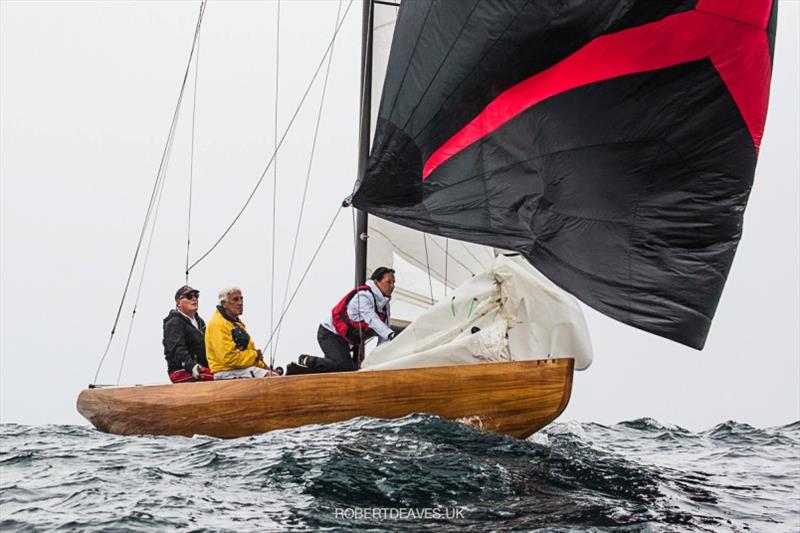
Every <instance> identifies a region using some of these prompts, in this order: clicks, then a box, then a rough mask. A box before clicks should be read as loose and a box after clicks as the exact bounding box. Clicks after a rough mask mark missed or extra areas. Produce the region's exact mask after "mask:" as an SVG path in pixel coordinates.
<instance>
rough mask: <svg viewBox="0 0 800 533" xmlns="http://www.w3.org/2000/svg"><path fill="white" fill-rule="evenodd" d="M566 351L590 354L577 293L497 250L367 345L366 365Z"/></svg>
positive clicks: (579, 362)
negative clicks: (482, 268)
mask: <svg viewBox="0 0 800 533" xmlns="http://www.w3.org/2000/svg"><path fill="white" fill-rule="evenodd" d="M551 357H552V358H559V357H571V358H573V359H574V360H575V369H576V370H583V369H585V368H587V367H588V366H589V365H590V364H591V362H592V344H591V342H590V340H589V331H588V330H587V328H586V322H585V320H584V318H583V311H582V310H581V306H580V304H579V303H578V301H577V300H576V299H575V298H573V297H571V296H569V295H568V294H564V291H562V290H561V289H560V288H558V287H556V286H555V285H554V284H553V282H551V281H550V280H548V279H547V278H546V277H544V276H543V275H542V274H541V273H539V272H538V271H537V270H536V269H535V268H533V267H532V266H531V265H530V263H528V262H527V261H525V260H524V259H522V258H521V257H519V256H517V257H508V256H506V255H498V256H497V257H496V258H494V260H493V261H492V265H491V266H490V268H489V269H487V271H486V272H483V273H481V274H479V275H477V276H475V277H474V278H472V279H470V280H468V281H467V282H465V283H464V284H462V285H461V286H459V287H458V288H457V289H456V290H455V291H453V292H452V293H451V294H450V295H449V296H448V298H446V299H444V300H443V301H441V302H439V303H437V304H436V305H434V306H432V307H431V308H429V309H427V310H426V311H425V312H424V313H423V314H422V315H421V316H420V317H419V318H418V319H417V320H415V321H414V322H413V323H412V324H411V325H410V326H408V327H407V328H406V329H405V330H404V331H403V333H402V334H401V335H400V336H398V337H397V338H396V339H395V340H393V341H392V342H387V343H384V344H382V345H380V346H378V347H377V348H376V349H375V350H373V351H372V352H371V353H369V355H367V358H366V359H365V360H364V363H363V365H362V368H363V369H365V370H389V369H394V368H419V367H429V366H445V365H459V364H470V363H485V362H508V361H521V360H534V359H549V358H551Z"/></svg>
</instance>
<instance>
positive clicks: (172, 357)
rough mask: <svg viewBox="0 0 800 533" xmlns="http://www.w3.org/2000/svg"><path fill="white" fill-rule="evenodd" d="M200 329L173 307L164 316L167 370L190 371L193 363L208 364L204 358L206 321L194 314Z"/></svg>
mask: <svg viewBox="0 0 800 533" xmlns="http://www.w3.org/2000/svg"><path fill="white" fill-rule="evenodd" d="M194 317H195V318H196V319H197V325H198V326H200V330H199V331H198V329H197V328H196V327H194V326H193V325H192V323H191V322H190V321H189V319H188V318H186V317H185V316H183V315H182V314H181V313H179V312H178V311H177V310H176V309H173V310H171V311H170V312H169V314H168V315H167V316H166V318H164V358H165V359H166V360H167V372H174V371H176V370H188V371H189V372H191V371H192V368H194V365H196V364H198V363H199V364H201V365H203V366H208V361H207V360H206V342H205V333H206V323H205V322H203V319H202V318H200V316H199V315H197V314H195V315H194Z"/></svg>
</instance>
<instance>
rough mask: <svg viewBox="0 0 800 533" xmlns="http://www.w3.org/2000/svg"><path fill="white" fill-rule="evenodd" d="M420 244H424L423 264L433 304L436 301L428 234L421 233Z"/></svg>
mask: <svg viewBox="0 0 800 533" xmlns="http://www.w3.org/2000/svg"><path fill="white" fill-rule="evenodd" d="M422 244H424V245H425V264H426V265H427V266H428V286H429V287H430V289H431V305H433V304H435V303H436V301H435V300H434V299H433V279H432V278H431V262H430V260H429V259H428V236H427V235H426V234H425V233H423V234H422Z"/></svg>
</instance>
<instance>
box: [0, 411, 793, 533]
mask: <svg viewBox="0 0 800 533" xmlns="http://www.w3.org/2000/svg"><path fill="white" fill-rule="evenodd" d="M178 529H180V530H184V531H237V532H242V531H282V530H294V531H325V530H335V531H347V530H350V531H397V530H407V531H422V530H429V531H437V532H438V531H481V532H483V531H505V530H544V531H587V530H590V531H665V532H666V531H669V532H673V531H724V532H728V531H753V532H762V531H781V532H783V531H785V532H796V531H800V422H796V423H794V424H790V425H787V426H783V427H775V428H761V429H760V428H755V427H751V426H748V425H746V424H741V423H737V422H726V423H723V424H719V425H718V426H716V427H714V428H711V429H709V430H707V431H701V432H691V431H687V430H685V429H682V428H680V427H676V426H672V425H668V424H662V423H659V422H656V421H654V420H651V419H639V420H633V421H629V422H622V423H620V424H616V425H614V426H610V427H608V426H602V425H599V424H579V423H574V422H572V423H556V424H552V425H551V426H549V427H548V428H546V429H545V430H543V431H541V432H539V433H538V434H536V435H534V436H533V437H531V438H529V439H528V440H517V439H513V438H510V437H504V436H501V435H495V434H491V433H485V432H482V431H479V430H476V429H473V428H471V427H469V426H466V425H462V424H459V423H455V422H449V421H446V420H442V419H440V418H437V417H432V416H425V415H412V416H409V417H406V418H403V419H400V420H391V421H387V420H375V419H368V418H362V419H355V420H351V421H349V422H344V423H339V424H330V425H318V426H306V427H302V428H297V429H291V430H283V431H275V432H272V433H267V434H263V435H256V436H253V437H247V438H240V439H233V440H219V439H214V438H209V437H202V436H196V437H194V438H184V437H149V436H141V437H119V436H115V435H107V434H104V433H101V432H98V431H96V430H94V429H90V428H88V427H83V426H35V427H34V426H24V425H17V424H3V425H1V426H0V530H2V531H37V530H58V531H171V530H178Z"/></svg>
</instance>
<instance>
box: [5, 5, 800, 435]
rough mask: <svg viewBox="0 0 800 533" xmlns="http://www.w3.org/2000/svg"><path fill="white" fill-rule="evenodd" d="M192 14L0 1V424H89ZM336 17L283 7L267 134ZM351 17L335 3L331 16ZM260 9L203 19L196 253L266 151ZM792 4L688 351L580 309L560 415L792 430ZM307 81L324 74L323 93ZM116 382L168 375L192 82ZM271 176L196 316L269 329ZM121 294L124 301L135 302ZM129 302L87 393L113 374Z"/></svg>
mask: <svg viewBox="0 0 800 533" xmlns="http://www.w3.org/2000/svg"><path fill="white" fill-rule="evenodd" d="M198 5H199V3H198V2H129V3H123V2H109V3H102V2H86V3H67V2H52V3H34V2H6V1H4V2H2V3H0V175H1V179H0V207H1V208H2V212H1V214H0V232H1V233H2V243H1V245H0V246H1V247H2V248H0V254H1V256H0V258H1V259H2V262H1V264H0V306H1V307H0V421H2V422H22V423H31V424H41V423H84V421H83V419H82V418H81V417H80V415H79V414H78V413H77V411H76V410H75V399H76V397H77V394H78V393H79V391H80V390H81V388H83V387H85V386H86V384H87V383H88V382H89V381H90V380H91V379H92V377H93V375H94V372H95V368H96V365H97V363H98V361H99V358H100V355H101V353H102V351H103V348H104V346H105V343H106V341H107V339H108V334H109V332H110V328H111V325H112V322H113V318H114V313H115V312H116V307H117V305H118V302H119V297H120V295H121V291H122V288H123V285H124V281H125V277H126V275H127V272H128V268H129V265H130V261H131V258H132V254H133V248H134V245H135V243H136V239H137V237H138V234H139V231H140V228H141V223H142V218H143V216H144V211H145V207H146V204H147V201H148V198H149V195H150V190H151V188H152V186H153V181H154V179H155V174H156V170H157V168H158V163H159V159H160V156H161V151H162V149H163V145H164V141H165V138H166V135H167V130H168V127H169V121H170V119H171V115H172V110H173V107H174V104H175V100H176V98H177V93H178V89H179V85H180V81H181V79H182V76H183V70H184V68H185V63H186V58H187V55H188V51H189V46H190V44H191V37H192V34H193V31H194V24H195V20H196V16H197V9H198ZM337 5H338V3H337V2H336V1H334V0H327V1H320V2H311V1H303V2H292V3H287V2H284V3H283V4H282V8H281V58H280V90H279V95H278V96H279V106H280V111H279V124H280V126H279V128H280V130H281V131H282V130H283V128H284V127H285V125H286V123H287V121H288V119H289V117H290V116H291V113H292V112H293V111H294V108H295V106H296V105H297V102H298V100H299V97H300V95H301V94H302V91H303V90H304V89H305V86H306V84H307V83H308V80H309V79H310V77H311V74H312V72H313V69H314V68H315V66H316V64H317V62H318V61H319V59H320V58H321V55H322V53H323V51H324V48H325V46H326V45H327V42H328V40H329V39H330V36H331V34H332V32H333V27H334V19H335V15H336V11H337ZM345 5H346V2H345ZM275 7H276V4H275V3H272V2H225V3H221V2H213V1H212V2H210V3H209V5H208V8H207V10H206V16H205V19H204V23H203V30H202V37H201V48H200V82H199V86H198V97H197V122H196V148H195V152H196V157H195V171H194V200H193V213H192V217H193V218H192V253H191V256H192V257H193V258H195V257H197V256H198V255H199V254H200V253H202V252H203V251H205V250H206V249H207V248H208V246H210V245H211V244H212V243H213V242H214V241H215V240H216V238H217V237H218V236H219V234H220V233H221V231H222V230H223V229H224V228H225V227H226V226H227V224H228V223H229V222H230V220H231V219H232V217H233V216H234V215H235V213H236V212H237V211H238V209H239V207H240V206H241V204H242V202H243V201H244V199H245V198H246V197H247V195H248V194H249V191H250V190H251V188H252V186H253V184H254V183H255V182H256V180H257V179H258V177H259V176H260V175H261V172H262V171H263V169H264V166H265V164H266V161H267V159H268V157H269V154H270V153H271V149H272V144H273V127H274V126H273V120H274V119H273V112H274V111H273V106H274V97H275V90H274V88H275V79H274V75H275V74H274V73H275V12H276V9H275ZM360 9H361V6H360V4H358V3H354V4H353V6H352V8H351V12H350V13H349V15H348V18H347V20H346V21H345V23H344V26H343V27H342V31H341V34H340V37H339V39H338V40H337V42H336V47H335V51H334V59H333V66H332V70H331V78H330V81H329V90H328V94H327V97H326V102H325V108H324V115H323V122H322V127H321V130H320V142H319V145H318V148H317V154H316V157H315V161H314V167H313V171H312V175H311V187H310V192H309V198H308V201H307V205H306V212H305V213H306V214H305V220H304V224H303V226H302V233H301V239H302V241H301V244H300V250H299V253H298V260H297V264H296V266H295V276H294V280H295V281H293V283H292V284H291V287H292V288H293V287H294V285H295V283H296V280H297V277H298V274H299V273H300V272H302V270H303V269H304V268H305V266H306V264H307V263H308V260H309V258H310V255H311V253H312V252H313V250H314V248H315V247H316V245H317V243H318V242H319V239H320V237H321V236H322V233H323V232H324V230H325V228H326V227H327V224H328V223H329V221H330V219H331V217H332V215H333V213H334V212H335V210H336V208H337V206H338V204H339V202H340V200H341V199H342V198H343V197H345V196H346V195H347V194H348V193H349V192H350V190H351V188H352V183H353V178H354V175H355V159H356V138H357V116H358V62H359V39H360V36H359V32H360ZM799 18H800V3H798V2H796V1H783V2H781V3H780V12H779V21H778V38H777V43H776V51H775V66H774V72H773V77H772V91H771V98H770V110H769V114H768V118H767V125H766V132H765V136H764V140H763V144H762V148H761V155H760V159H759V163H758V168H757V171H756V179H755V185H754V188H753V191H752V194H751V197H750V203H749V206H748V208H747V213H746V216H745V229H744V236H743V238H742V241H741V244H740V246H739V251H738V254H737V257H736V259H735V261H734V264H733V268H732V270H731V274H730V277H729V278H728V283H727V286H726V288H725V292H724V293H723V296H722V300H721V302H720V305H719V308H718V311H717V316H716V319H715V321H714V324H713V325H712V328H711V333H710V335H709V338H708V342H707V344H706V348H705V350H704V351H702V352H697V351H694V350H691V349H689V348H685V347H683V346H680V345H678V344H676V343H673V342H670V341H667V340H665V339H662V338H659V337H656V336H653V335H650V334H647V333H644V332H641V331H638V330H635V329H633V328H630V327H627V326H624V325H622V324H619V323H617V322H615V321H613V320H611V319H609V318H606V317H604V316H602V315H600V314H599V313H596V312H595V311H593V310H591V309H589V308H586V307H584V310H585V313H586V318H587V322H588V324H589V329H590V332H591V335H592V341H593V344H594V349H595V361H594V364H593V366H592V367H591V368H590V369H589V370H588V371H586V372H582V373H578V374H576V378H575V385H574V388H573V395H572V400H571V403H570V405H569V407H568V408H567V411H566V413H565V414H564V415H562V417H561V420H562V421H566V420H569V419H578V420H581V421H597V422H602V423H613V422H617V421H620V420H624V419H630V418H635V417H641V416H649V417H652V418H656V419H658V420H661V421H664V422H671V423H676V424H680V425H684V426H688V427H689V428H692V429H701V428H705V427H709V426H711V425H713V424H715V423H718V422H721V421H724V420H727V419H735V420H738V421H743V422H748V423H752V424H756V425H775V424H783V423H787V422H791V421H794V420H797V419H798V418H800V392H799V391H800V333H799V329H798V324H799V323H800V309H799V306H800V304H799V303H798V302H799V301H800V279H799V276H798V272H800V218H798V199H800V192H799V191H800V189H798V182H799V181H800V158H799V156H798V147H799V146H800V131H799V130H800V116H799V111H798V109H799V107H800V106H799V105H798V95H799V94H800V69H799V68H798V65H800V44H799V42H798V34H800V23H799ZM320 81H321V80H320ZM320 87H321V84H320V83H318V84H317V85H316V86H315V88H314V89H313V90H312V93H311V95H310V100H309V102H308V103H307V105H306V106H305V107H304V109H303V111H302V112H301V114H300V116H299V117H298V121H297V123H296V124H295V127H294V128H293V129H292V131H291V133H290V134H289V137H288V138H287V141H286V145H285V146H284V148H283V149H282V150H281V153H280V156H279V161H278V227H277V238H276V247H277V251H278V252H277V259H276V261H277V267H278V272H277V274H276V291H275V299H276V301H277V302H280V301H281V299H282V298H283V288H284V286H285V278H286V272H287V266H288V258H289V253H290V251H291V244H292V240H293V236H294V228H295V223H296V217H297V212H298V208H299V198H300V194H301V192H302V187H303V180H304V179H305V171H306V166H307V164H308V152H309V146H310V142H311V138H312V135H313V125H314V118H315V115H316V109H317V106H318V105H319V90H320ZM188 89H189V93H188V94H187V100H186V101H185V103H184V109H183V113H182V115H181V122H180V124H179V130H178V132H177V135H176V141H175V145H174V148H173V155H172V160H171V163H170V172H169V175H168V181H167V183H166V188H165V191H164V197H163V199H162V202H161V210H160V215H159V219H158V228H157V230H156V236H155V240H154V243H153V248H152V251H151V254H150V259H149V263H148V267H147V275H146V278H145V280H144V285H143V289H142V291H141V298H140V300H139V306H138V311H137V316H136V321H135V323H134V327H133V331H132V335H131V341H130V346H129V348H128V355H127V359H126V363H125V368H124V371H123V378H122V382H123V383H158V382H165V381H166V375H165V363H164V360H163V355H162V349H161V346H160V342H161V318H162V317H163V316H165V315H166V313H167V311H168V310H169V308H170V307H171V306H172V303H173V302H172V295H173V293H174V291H175V289H176V288H177V287H178V286H179V285H181V284H182V283H183V267H184V261H185V253H186V250H185V240H186V219H187V208H186V198H187V190H188V175H189V146H190V143H189V139H190V126H191V102H192V100H191V81H190V83H189V87H188ZM271 176H272V173H271V171H270V173H269V174H268V179H266V180H265V182H264V184H263V185H262V187H261V189H260V190H259V191H258V193H257V195H256V197H255V199H254V201H253V204H252V205H251V206H250V208H249V209H248V210H247V211H246V213H245V215H244V216H243V217H242V219H241V220H240V221H239V223H238V225H237V227H236V228H235V229H234V230H233V232H232V233H231V234H230V235H229V236H228V238H227V239H226V240H225V241H223V243H222V245H220V247H219V248H218V249H217V250H216V251H215V252H214V254H212V255H211V256H210V257H209V258H208V259H207V260H206V261H205V262H203V263H201V264H200V265H199V266H198V267H197V268H196V270H194V271H193V272H192V274H191V278H190V283H191V284H192V285H193V286H195V287H197V288H199V289H200V290H201V292H202V294H201V301H200V311H201V315H202V316H203V317H208V316H209V315H210V314H211V311H212V310H213V305H214V303H215V301H214V295H215V294H216V292H217V290H218V289H219V288H221V287H222V286H224V285H230V284H236V285H239V286H241V287H242V288H243V290H244V294H245V298H246V302H245V315H244V317H243V318H244V319H245V321H246V323H247V324H248V327H249V329H250V331H251V333H252V334H253V336H254V337H255V339H256V342H257V344H259V345H263V343H264V342H265V340H266V337H267V335H268V331H269V311H268V309H269V300H270V289H269V286H270V285H269V280H270V274H269V268H270V257H271V255H270V254H271V229H270V225H271V218H272V215H271V206H272V182H271ZM351 224H352V222H351V217H350V213H349V212H343V213H342V214H341V215H340V217H339V219H338V221H337V224H336V226H335V228H334V231H333V233H332V234H331V236H330V237H329V239H328V242H327V243H326V245H325V247H324V248H323V249H322V251H321V253H320V257H319V258H318V259H317V262H316V264H315V266H314V268H313V269H312V270H311V272H310V274H309V277H308V278H307V280H306V283H305V285H304V287H303V288H302V289H301V291H300V293H299V295H298V297H297V300H296V301H295V304H294V305H293V307H292V309H291V310H290V312H289V314H288V316H287V319H286V320H287V322H286V327H285V328H284V330H283V332H282V334H281V340H280V345H279V353H278V356H277V359H278V362H279V363H281V364H285V363H287V362H288V361H289V360H290V359H294V358H295V357H296V356H297V354H299V353H317V352H319V348H318V347H317V345H316V338H315V337H316V335H315V333H316V327H317V324H318V323H319V321H320V319H321V318H322V317H323V315H324V314H325V313H326V312H327V311H328V310H329V309H330V307H332V306H333V304H334V303H335V302H336V301H338V299H339V298H340V297H341V294H342V293H343V292H344V291H345V290H346V289H347V288H348V287H350V286H351V284H352V268H353V267H352V240H351V233H350V232H351ZM136 289H137V285H136V284H134V285H133V288H132V292H131V294H130V297H129V302H130V303H132V302H133V300H135V298H136V292H137V291H136ZM130 313H131V310H130V307H129V306H128V307H126V309H125V310H124V311H123V319H122V321H121V326H120V327H119V329H118V331H117V335H116V341H115V343H114V345H113V346H112V350H111V352H110V354H109V357H108V360H107V361H106V364H105V366H104V370H103V372H102V373H101V379H100V380H99V381H100V382H102V383H108V382H113V381H115V380H116V376H117V371H118V368H119V364H120V357H121V353H122V344H123V342H124V339H125V337H126V334H127V327H128V323H129V317H130Z"/></svg>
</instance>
